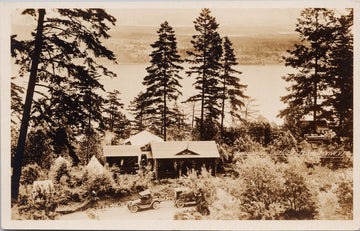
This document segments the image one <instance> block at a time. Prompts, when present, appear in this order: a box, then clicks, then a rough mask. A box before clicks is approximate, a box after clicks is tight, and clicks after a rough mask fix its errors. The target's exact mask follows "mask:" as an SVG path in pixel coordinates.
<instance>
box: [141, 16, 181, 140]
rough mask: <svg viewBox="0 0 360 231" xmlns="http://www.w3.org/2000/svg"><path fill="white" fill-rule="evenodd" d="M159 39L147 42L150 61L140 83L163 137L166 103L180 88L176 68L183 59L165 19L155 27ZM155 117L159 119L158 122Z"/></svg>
mask: <svg viewBox="0 0 360 231" xmlns="http://www.w3.org/2000/svg"><path fill="white" fill-rule="evenodd" d="M157 33H158V36H159V39H158V40H157V41H156V42H155V43H153V44H151V47H152V48H153V49H154V50H153V52H152V53H151V55H150V56H151V61H150V62H151V65H150V66H149V67H147V68H146V71H147V73H148V74H147V76H145V78H144V81H143V84H144V85H145V86H146V92H145V96H144V98H145V100H146V101H147V103H146V104H147V108H146V110H145V114H147V115H149V116H150V117H149V119H152V123H153V124H154V123H158V124H161V133H162V134H163V138H164V140H165V141H166V128H167V126H168V123H169V118H168V115H170V114H171V113H172V109H171V107H169V103H171V102H175V101H176V100H177V98H178V96H179V95H181V92H180V90H179V88H180V87H181V85H180V83H179V80H180V79H182V77H181V76H180V75H179V72H180V71H181V70H182V69H183V67H182V66H180V65H179V64H181V63H182V62H183V61H182V60H181V59H180V56H179V54H178V51H177V42H176V37H175V31H174V30H173V28H172V27H171V26H170V25H169V23H168V22H167V21H165V22H164V23H162V24H161V25H160V29H159V30H158V31H157ZM159 119H160V120H161V122H159Z"/></svg>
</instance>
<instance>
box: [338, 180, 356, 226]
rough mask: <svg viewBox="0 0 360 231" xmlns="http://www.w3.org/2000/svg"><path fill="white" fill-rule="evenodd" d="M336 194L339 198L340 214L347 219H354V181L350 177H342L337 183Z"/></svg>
mask: <svg viewBox="0 0 360 231" xmlns="http://www.w3.org/2000/svg"><path fill="white" fill-rule="evenodd" d="M335 193H336V195H337V198H338V204H339V209H338V211H337V212H338V213H340V214H341V215H343V216H344V217H345V218H346V219H349V220H352V219H353V179H352V177H351V175H350V177H349V176H346V175H345V174H344V175H342V176H341V177H340V179H339V181H338V183H337V188H336V190H335Z"/></svg>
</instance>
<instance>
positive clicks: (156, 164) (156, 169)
mask: <svg viewBox="0 0 360 231" xmlns="http://www.w3.org/2000/svg"><path fill="white" fill-rule="evenodd" d="M154 167H155V179H156V180H158V179H159V172H158V171H159V170H158V160H157V159H154Z"/></svg>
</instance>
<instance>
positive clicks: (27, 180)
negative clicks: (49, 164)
mask: <svg viewBox="0 0 360 231" xmlns="http://www.w3.org/2000/svg"><path fill="white" fill-rule="evenodd" d="M45 175H46V174H45V172H44V171H43V170H42V169H41V167H40V166H39V165H37V164H28V165H26V166H25V167H24V168H23V169H22V170H21V179H20V184H24V185H32V184H33V183H34V181H36V180H38V179H39V178H45Z"/></svg>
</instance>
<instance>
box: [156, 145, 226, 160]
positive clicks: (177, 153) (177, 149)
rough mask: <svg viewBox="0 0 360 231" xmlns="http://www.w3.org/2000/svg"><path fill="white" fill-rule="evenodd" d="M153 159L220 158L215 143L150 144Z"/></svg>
mask: <svg viewBox="0 0 360 231" xmlns="http://www.w3.org/2000/svg"><path fill="white" fill-rule="evenodd" d="M151 151H152V155H153V158H154V159H182V158H220V154H219V151H218V149H217V146H216V143H215V141H167V142H162V143H157V142H152V143H151Z"/></svg>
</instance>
